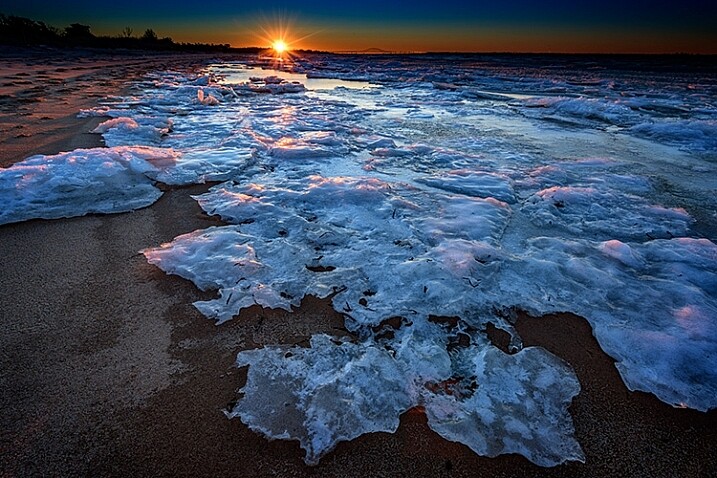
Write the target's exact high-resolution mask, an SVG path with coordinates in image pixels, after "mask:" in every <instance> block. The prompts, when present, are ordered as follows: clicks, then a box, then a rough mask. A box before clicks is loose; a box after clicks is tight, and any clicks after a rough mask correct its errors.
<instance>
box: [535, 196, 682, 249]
mask: <svg viewBox="0 0 717 478" xmlns="http://www.w3.org/2000/svg"><path fill="white" fill-rule="evenodd" d="M523 211H524V212H525V213H527V214H528V216H529V217H530V218H531V220H532V221H533V222H534V223H535V224H536V225H539V226H542V227H560V228H562V229H566V230H568V231H570V232H571V233H572V234H575V235H578V236H581V235H585V234H591V235H594V236H596V237H602V238H606V239H610V238H616V239H633V240H634V239H638V240H639V239H647V238H657V237H660V238H669V237H673V236H681V235H684V234H685V233H686V232H687V230H688V227H689V225H690V223H691V222H692V218H691V217H690V216H689V214H687V212H686V211H685V210H684V209H681V208H672V209H671V208H664V207H660V206H654V205H650V204H649V203H647V201H645V200H644V199H642V198H640V197H638V196H634V195H631V194H625V193H621V192H618V191H614V190H610V189H604V188H597V187H578V186H553V187H551V188H547V189H543V190H541V191H538V192H537V193H536V194H535V195H533V196H532V197H530V198H528V200H527V201H526V203H525V205H524V206H523Z"/></svg>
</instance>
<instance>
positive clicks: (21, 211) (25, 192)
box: [0, 147, 174, 224]
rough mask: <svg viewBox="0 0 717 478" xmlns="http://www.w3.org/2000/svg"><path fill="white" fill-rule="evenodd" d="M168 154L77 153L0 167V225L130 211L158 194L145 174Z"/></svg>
mask: <svg viewBox="0 0 717 478" xmlns="http://www.w3.org/2000/svg"><path fill="white" fill-rule="evenodd" d="M173 157H174V155H173V154H172V152H171V151H169V152H168V151H166V150H159V149H154V148H143V147H134V148H131V147H118V148H95V149H78V150H75V151H72V152H69V153H61V154H57V155H54V156H43V155H38V156H33V157H31V158H28V159H26V160H24V161H22V162H20V163H16V164H14V165H13V166H11V167H9V168H6V169H0V201H1V202H2V203H3V208H2V211H0V224H6V223H10V222H18V221H25V220H28V219H33V218H43V219H54V218H60V217H73V216H83V215H85V214H90V213H104V214H108V213H116V212H125V211H132V210H134V209H139V208H142V207H146V206H149V205H150V204H152V203H154V202H155V201H156V200H157V199H159V197H160V196H161V195H162V192H161V191H160V190H159V189H157V188H156V187H154V182H153V181H152V180H151V179H149V178H148V177H147V176H146V175H145V174H143V173H145V172H147V171H151V170H154V169H155V166H154V165H153V162H157V163H162V162H165V161H168V160H169V161H171V160H172V159H173Z"/></svg>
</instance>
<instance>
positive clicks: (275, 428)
mask: <svg viewBox="0 0 717 478" xmlns="http://www.w3.org/2000/svg"><path fill="white" fill-rule="evenodd" d="M409 335H410V333H409ZM397 340H400V339H397ZM400 341H401V343H394V344H392V345H393V346H395V347H398V348H399V350H400V353H397V354H396V355H394V354H393V353H391V350H392V349H391V347H388V348H384V347H382V346H380V345H378V344H376V343H373V342H371V341H369V342H365V343H361V344H354V343H350V342H346V341H338V340H336V339H332V338H330V337H328V336H326V335H315V336H314V337H312V339H311V346H310V348H301V347H291V348H288V347H265V348H262V349H257V350H250V351H244V352H241V353H240V354H239V356H238V358H237V365H238V366H240V367H242V366H247V365H248V366H249V370H248V376H247V383H246V385H245V387H244V388H243V389H242V390H241V392H242V393H243V394H244V395H243V397H242V398H241V399H240V400H239V402H238V403H237V404H236V405H235V406H234V407H233V409H232V410H231V411H230V412H229V413H228V416H229V417H232V418H233V417H239V418H240V419H241V420H242V422H244V423H245V424H246V425H248V426H249V427H250V428H251V429H252V430H254V431H257V432H260V433H262V434H263V435H265V436H266V437H268V438H270V439H288V440H298V441H299V443H300V445H301V447H302V448H303V449H304V450H305V451H306V456H305V459H304V460H305V461H306V463H307V464H312V465H313V464H317V463H318V461H319V459H320V458H321V457H322V456H323V455H325V454H326V453H328V452H329V451H331V450H332V449H333V448H334V447H335V446H336V444H337V443H339V442H341V441H346V440H351V439H353V438H356V437H358V436H360V435H362V434H364V433H370V432H380V431H383V432H395V431H396V429H397V428H398V424H399V416H400V415H401V414H402V413H403V412H405V411H406V410H408V409H409V408H411V407H414V406H418V405H421V406H424V407H425V409H426V413H427V415H428V424H429V426H430V427H431V428H432V429H434V430H435V431H436V432H438V433H439V434H440V435H442V436H444V437H445V438H447V439H449V440H452V441H457V442H460V443H464V444H466V445H468V446H469V447H470V448H471V449H473V450H474V451H475V452H477V453H479V454H481V455H487V456H496V455H499V454H501V453H520V454H522V455H524V456H525V457H526V458H528V459H529V460H531V461H533V462H534V463H536V464H539V465H542V466H554V465H557V464H560V463H562V462H564V461H567V460H579V461H582V460H584V455H583V453H582V450H581V449H580V445H579V444H578V443H577V441H576V440H575V438H574V437H573V432H574V429H573V424H572V419H571V417H570V414H569V413H568V411H567V407H568V405H569V404H570V401H571V400H572V398H573V397H574V396H575V395H577V393H578V392H579V391H580V385H579V383H578V381H577V379H576V377H575V375H574V373H573V372H572V370H571V369H570V368H569V367H568V366H567V365H566V364H565V363H564V362H562V361H561V360H560V359H558V358H557V357H555V356H553V355H551V354H550V353H548V352H547V351H545V350H543V349H540V348H528V349H524V350H523V351H521V352H519V353H517V354H516V355H513V356H511V355H507V354H505V353H503V352H501V351H500V350H498V349H496V348H495V347H493V346H490V345H483V346H482V347H469V348H467V349H465V350H463V351H462V352H460V355H462V357H461V358H462V360H460V361H458V362H459V363H460V362H463V363H467V365H463V366H462V367H458V366H456V367H455V369H454V370H452V369H451V359H450V358H449V354H448V352H447V351H446V350H445V348H444V349H441V348H440V347H437V346H436V345H437V344H436V343H435V342H434V341H430V340H429V341H428V343H427V342H426V341H425V340H421V339H419V340H405V335H404V339H403V340H400ZM441 356H443V358H442V359H441ZM407 358H408V359H409V361H406V359H407ZM464 373H465V374H468V375H470V378H471V379H472V380H473V381H474V383H475V390H474V391H472V392H465V391H464V392H463V393H462V394H458V393H454V392H452V391H451V390H450V388H449V387H446V388H441V387H440V386H437V385H436V383H437V382H438V381H440V380H441V379H443V380H444V381H446V382H449V383H452V382H457V381H459V379H460V377H459V378H457V379H455V380H450V379H451V378H454V375H457V374H464Z"/></svg>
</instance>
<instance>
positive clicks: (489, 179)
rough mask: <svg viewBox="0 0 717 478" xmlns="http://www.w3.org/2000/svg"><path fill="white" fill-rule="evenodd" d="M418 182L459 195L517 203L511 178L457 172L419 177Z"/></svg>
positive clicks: (485, 173) (469, 171)
mask: <svg viewBox="0 0 717 478" xmlns="http://www.w3.org/2000/svg"><path fill="white" fill-rule="evenodd" d="M417 181H418V182H420V183H423V184H426V185H428V186H431V187H434V188H438V189H443V190H444V191H450V192H454V193H459V194H467V195H469V196H477V197H482V198H489V197H492V198H495V199H499V200H501V201H505V202H507V203H513V202H515V192H514V191H513V187H512V185H511V181H510V179H509V178H507V177H505V176H503V175H500V174H496V173H489V172H483V171H471V170H456V171H448V172H446V173H441V174H434V175H431V176H425V177H419V178H418V179H417Z"/></svg>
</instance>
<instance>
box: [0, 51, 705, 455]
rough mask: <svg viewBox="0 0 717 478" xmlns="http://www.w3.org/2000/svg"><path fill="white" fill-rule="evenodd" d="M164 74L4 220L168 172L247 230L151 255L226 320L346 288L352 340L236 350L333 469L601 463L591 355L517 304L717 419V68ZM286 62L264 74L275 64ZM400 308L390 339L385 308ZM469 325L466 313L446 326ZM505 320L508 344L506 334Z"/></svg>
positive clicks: (225, 66)
mask: <svg viewBox="0 0 717 478" xmlns="http://www.w3.org/2000/svg"><path fill="white" fill-rule="evenodd" d="M260 66H262V64H261V62H258V61H256V60H255V59H247V60H246V61H242V62H237V63H221V64H213V65H209V66H208V67H207V68H206V69H205V70H204V71H202V72H199V73H197V74H185V73H179V72H172V71H160V72H155V73H152V74H151V75H148V76H147V77H146V78H145V79H144V80H143V81H142V82H140V83H139V84H138V87H139V89H138V94H136V95H134V96H130V97H123V98H107V99H106V101H105V102H104V106H102V107H99V108H96V109H94V110H91V111H86V112H83V113H82V114H84V115H101V116H109V117H110V118H111V119H109V120H107V121H106V122H105V123H103V124H101V125H100V126H99V127H98V129H97V131H96V132H97V133H101V134H103V135H104V138H105V141H106V144H107V146H109V149H96V150H78V151H74V152H69V153H63V154H61V155H57V156H36V157H33V158H30V159H28V160H26V161H24V162H23V163H19V164H17V165H15V166H13V167H12V168H9V169H6V170H3V171H1V172H0V196H2V199H3V203H4V204H5V205H6V207H5V209H4V210H3V211H2V213H0V223H7V222H16V221H21V220H26V219H30V218H36V217H43V218H56V217H70V216H75V215H83V214H87V213H91V212H102V213H110V212H122V211H127V210H131V209H135V208H138V207H143V206H146V205H149V204H151V203H152V202H153V201H156V199H157V198H159V197H160V195H161V191H160V190H159V189H158V188H157V187H156V183H157V182H160V183H165V184H170V185H185V184H193V183H204V182H209V181H211V182H217V183H218V184H217V185H216V186H214V187H212V189H211V190H210V191H209V192H207V193H206V194H203V195H201V196H198V197H196V200H197V201H198V202H199V204H200V206H201V207H202V208H203V209H204V210H205V211H206V212H207V213H209V214H217V215H220V216H221V217H222V218H223V219H224V221H225V222H227V223H228V224H229V225H227V226H221V227H212V228H209V229H206V230H199V231H195V232H192V233H190V234H187V235H184V236H180V237H177V238H176V239H175V240H174V241H172V242H171V243H169V244H162V245H160V244H157V247H156V248H152V249H148V250H145V251H143V253H144V255H145V256H146V258H147V260H148V261H149V262H150V263H152V264H156V265H157V266H159V267H160V268H161V269H163V270H165V271H166V272H168V273H172V274H177V275H180V276H182V277H184V278H187V279H189V280H191V281H192V282H193V283H194V284H196V286H197V287H198V288H200V289H202V290H217V291H218V294H217V297H216V298H215V299H213V300H209V301H203V302H198V303H196V304H195V305H196V307H197V308H198V309H199V310H200V311H201V312H202V313H203V314H204V315H206V316H207V317H209V318H211V319H214V320H216V321H217V322H218V323H221V322H224V321H227V320H231V319H232V318H233V317H235V316H236V315H237V314H239V312H240V311H241V310H242V309H244V308H247V307H250V306H252V305H254V304H259V305H261V306H264V307H272V308H275V307H281V308H285V309H287V310H290V309H291V307H292V306H298V305H299V304H300V302H301V299H302V298H303V297H304V296H305V295H307V294H312V295H316V296H318V297H330V298H331V301H332V303H333V306H334V308H335V309H336V310H337V311H338V312H340V313H341V314H344V316H345V317H346V326H347V328H348V329H349V330H350V331H351V332H352V333H353V334H354V337H355V338H354V339H353V340H347V339H338V338H334V337H328V336H325V335H317V336H314V337H313V338H312V340H311V345H310V347H308V348H301V347H284V346H267V347H264V348H262V349H257V350H250V351H243V352H241V353H239V356H238V359H237V363H238V365H239V366H247V365H248V366H249V372H248V381H247V384H246V386H245V388H244V389H243V393H244V394H243V397H242V398H241V399H240V400H239V401H238V403H237V405H236V406H235V408H234V409H233V410H232V411H231V412H230V413H229V416H231V417H239V418H240V419H241V420H242V421H243V422H244V423H246V424H247V425H248V426H249V427H251V428H252V429H254V430H256V431H257V432H259V433H262V434H264V435H266V436H268V437H271V438H281V439H295V440H298V441H299V442H300V443H301V446H302V447H303V448H304V449H305V450H306V462H307V463H317V462H318V460H319V459H320V458H321V456H322V455H324V454H325V453H327V452H328V451H330V450H331V449H332V448H333V447H334V446H335V444H336V443H337V442H339V441H342V440H350V439H352V438H355V437H356V436H359V435H361V434H363V433H367V432H372V431H389V432H391V431H395V430H396V428H397V426H398V419H399V416H400V414H401V413H403V412H405V411H406V410H408V409H409V408H411V407H414V406H422V407H424V409H425V410H426V414H427V416H428V422H429V425H430V426H431V428H433V429H434V430H435V431H436V432H437V433H439V434H440V435H442V436H444V437H445V438H447V439H449V440H454V441H459V442H462V443H464V444H466V445H467V446H469V447H470V448H471V449H473V450H474V451H475V452H476V453H479V454H482V455H487V456H496V455H498V454H502V453H520V454H522V455H524V456H526V457H527V458H528V459H530V460H531V461H533V462H535V463H537V464H540V465H543V466H552V465H556V464H559V463H561V462H564V461H567V460H582V459H583V453H582V450H581V448H580V445H579V444H578V443H577V441H576V440H575V439H574V437H573V424H572V419H571V417H570V414H569V413H568V409H567V407H568V405H569V404H570V401H571V400H572V398H573V397H574V396H575V395H577V394H578V393H579V390H580V385H579V383H578V381H577V379H576V377H575V374H574V373H573V371H572V370H571V369H570V367H569V365H567V364H566V363H564V362H563V361H562V360H560V359H559V358H557V357H555V356H553V355H551V354H550V353H549V352H547V351H545V350H543V349H541V348H523V347H522V345H521V341H520V337H518V336H517V335H516V334H515V332H514V330H513V328H512V323H511V320H512V319H513V318H514V314H515V311H516V310H524V311H527V312H529V313H530V314H533V315H536V316H539V315H543V314H547V313H553V312H572V313H575V314H578V315H581V316H583V317H585V318H586V319H587V320H588V321H589V322H590V324H591V325H592V328H593V333H594V334H595V336H596V338H597V340H598V341H599V343H600V345H601V347H602V348H603V349H604V350H605V351H606V352H607V353H608V354H610V355H611V356H612V357H613V358H614V359H615V360H616V366H617V368H618V370H619V372H620V374H621V376H622V378H623V380H624V381H625V384H626V385H627V387H628V388H630V389H631V390H642V391H647V392H651V393H653V394H655V395H656V396H657V397H658V398H660V399H661V400H663V401H665V402H667V403H669V404H672V405H674V406H683V407H691V408H696V409H699V410H708V409H712V408H715V407H717V246H716V245H715V239H716V238H717V233H716V231H717V194H715V192H716V189H717V75H716V74H715V67H714V65H711V64H709V63H704V64H703V63H700V62H699V61H698V60H694V59H692V60H690V59H685V58H681V57H675V58H670V59H664V58H658V57H655V58H641V57H622V58H620V57H618V58H613V57H602V58H591V57H559V56H556V57H550V56H546V57H528V56H506V57H500V56H498V57H490V56H488V57H480V56H458V55H456V56H415V57H398V56H379V57H375V56H318V55H317V56H311V57H306V58H298V59H295V60H294V61H292V62H285V63H282V65H281V66H282V70H281V71H273V70H262V69H261V68H260ZM264 66H265V65H264ZM396 317H399V318H400V326H399V327H398V328H397V329H395V330H394V329H393V328H392V327H389V326H388V325H387V320H388V319H391V318H396ZM436 317H452V318H455V319H454V320H450V321H447V320H437V319H436ZM489 323H492V324H494V325H495V326H497V327H499V328H502V329H504V330H506V331H508V332H509V333H511V334H512V336H513V338H512V347H513V352H514V353H513V354H505V353H503V352H501V351H500V350H498V349H497V348H496V347H494V346H493V345H491V343H490V341H489V340H488V337H487V335H486V332H485V331H486V327H487V325H488V324H489Z"/></svg>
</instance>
